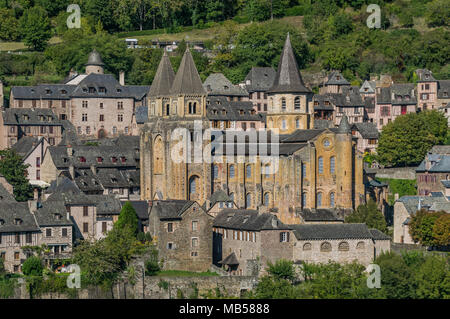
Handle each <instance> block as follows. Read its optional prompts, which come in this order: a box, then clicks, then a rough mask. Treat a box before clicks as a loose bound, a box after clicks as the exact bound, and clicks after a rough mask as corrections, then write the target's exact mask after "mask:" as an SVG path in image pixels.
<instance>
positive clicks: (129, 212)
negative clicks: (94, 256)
mask: <svg viewBox="0 0 450 319" xmlns="http://www.w3.org/2000/svg"><path fill="white" fill-rule="evenodd" d="M127 227H128V228H130V230H131V231H133V232H134V234H135V235H137V233H138V231H139V219H138V217H137V215H136V210H135V209H134V207H133V205H131V203H130V202H126V203H125V204H124V205H123V206H122V210H121V211H120V215H119V218H118V220H117V222H116V223H115V224H114V228H121V229H122V228H127Z"/></svg>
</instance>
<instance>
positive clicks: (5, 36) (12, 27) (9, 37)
mask: <svg viewBox="0 0 450 319" xmlns="http://www.w3.org/2000/svg"><path fill="white" fill-rule="evenodd" d="M18 26H19V21H18V20H17V19H16V17H15V16H14V12H13V11H12V10H8V9H6V8H2V9H0V39H1V40H4V41H16V40H17V39H18V38H19V36H20V33H19V27H18Z"/></svg>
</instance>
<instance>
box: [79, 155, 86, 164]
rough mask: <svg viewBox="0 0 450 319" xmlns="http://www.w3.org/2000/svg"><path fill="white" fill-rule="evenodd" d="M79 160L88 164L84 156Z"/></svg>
mask: <svg viewBox="0 0 450 319" xmlns="http://www.w3.org/2000/svg"><path fill="white" fill-rule="evenodd" d="M78 160H79V161H80V162H81V163H86V158H85V157H84V156H80V157H78Z"/></svg>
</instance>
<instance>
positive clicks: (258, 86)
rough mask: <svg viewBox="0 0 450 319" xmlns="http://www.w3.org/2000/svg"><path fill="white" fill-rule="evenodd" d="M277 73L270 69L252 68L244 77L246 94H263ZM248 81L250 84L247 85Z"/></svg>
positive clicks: (270, 85)
mask: <svg viewBox="0 0 450 319" xmlns="http://www.w3.org/2000/svg"><path fill="white" fill-rule="evenodd" d="M276 74H277V72H276V71H275V69H274V68H272V67H252V68H251V70H250V71H249V72H248V74H247V76H246V77H245V87H246V89H247V91H248V92H250V93H251V92H265V91H267V90H269V89H270V88H271V87H272V85H273V81H274V80H275V76H276ZM247 81H250V84H247Z"/></svg>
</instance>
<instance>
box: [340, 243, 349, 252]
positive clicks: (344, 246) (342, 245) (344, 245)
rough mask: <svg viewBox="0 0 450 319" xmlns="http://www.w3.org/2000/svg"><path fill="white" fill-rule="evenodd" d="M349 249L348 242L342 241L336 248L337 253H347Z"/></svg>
mask: <svg viewBox="0 0 450 319" xmlns="http://www.w3.org/2000/svg"><path fill="white" fill-rule="evenodd" d="M349 249H350V246H349V244H348V242H346V241H343V242H340V243H339V246H338V250H339V251H349Z"/></svg>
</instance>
